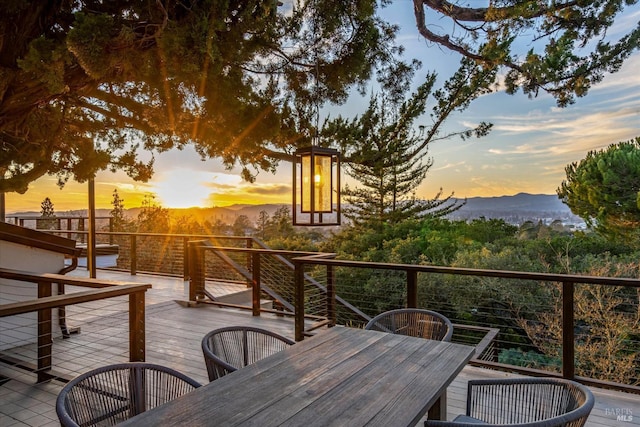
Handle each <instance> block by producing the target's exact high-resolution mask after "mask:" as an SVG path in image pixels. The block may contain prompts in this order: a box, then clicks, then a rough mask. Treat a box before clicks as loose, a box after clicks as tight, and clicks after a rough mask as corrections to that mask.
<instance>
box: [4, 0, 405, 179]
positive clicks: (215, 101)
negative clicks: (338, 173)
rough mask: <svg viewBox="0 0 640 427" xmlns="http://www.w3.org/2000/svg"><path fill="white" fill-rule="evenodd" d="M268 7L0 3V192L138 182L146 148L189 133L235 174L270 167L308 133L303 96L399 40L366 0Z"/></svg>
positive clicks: (369, 68)
mask: <svg viewBox="0 0 640 427" xmlns="http://www.w3.org/2000/svg"><path fill="white" fill-rule="evenodd" d="M278 3H279V2H275V1H273V0H268V1H267V0H233V1H222V0H204V1H197V2H172V1H165V0H162V1H152V2H149V1H146V0H144V1H143V0H134V1H122V0H115V1H107V2H105V1H98V0H77V1H76V0H74V1H60V0H56V1H46V2H45V1H35V0H8V1H3V2H0V16H1V17H2V18H1V20H0V34H2V40H1V42H0V178H4V179H0V192H5V191H18V192H24V191H26V190H27V188H28V184H29V183H30V182H32V181H34V180H35V179H37V178H39V177H40V176H42V175H44V174H53V175H57V176H58V177H59V182H60V184H61V185H62V184H63V183H64V182H65V181H66V180H67V179H69V178H74V179H76V180H78V181H80V182H82V181H84V180H87V179H88V178H90V177H92V176H94V175H95V172H96V171H98V170H103V169H113V170H116V169H118V170H124V171H126V172H127V173H128V174H129V175H130V176H131V177H133V178H134V179H138V180H146V179H148V178H149V177H150V176H151V173H152V169H153V153H158V152H162V151H166V150H168V149H170V148H174V147H177V148H181V147H183V146H184V145H185V144H188V143H193V144H195V147H196V149H197V151H198V152H199V153H200V154H201V155H202V156H203V158H208V157H219V158H221V159H222V160H223V161H224V163H225V164H226V165H227V166H229V167H230V166H233V165H236V164H240V165H242V166H243V167H244V173H243V175H244V176H245V178H247V179H251V178H252V173H253V171H255V169H256V168H257V169H266V170H273V168H274V167H275V165H276V163H277V161H278V159H283V158H288V156H287V154H288V152H289V151H290V150H291V149H292V147H291V145H293V143H296V142H298V143H300V144H304V143H305V141H307V142H308V139H305V138H306V136H305V135H304V134H301V132H300V130H299V129H300V125H301V124H302V125H304V124H306V123H308V120H306V119H305V113H304V112H305V108H304V105H308V104H310V103H312V104H313V103H316V102H317V101H324V100H328V101H331V102H340V101H343V100H344V99H346V97H347V93H348V91H349V90H350V88H352V87H353V86H354V85H364V84H365V83H366V82H368V81H369V80H370V78H371V77H372V75H373V73H374V72H375V71H374V70H375V69H376V67H378V66H385V67H386V66H390V65H391V64H393V62H394V59H393V57H394V56H395V55H396V54H397V53H398V52H399V50H400V49H399V48H397V47H395V46H394V45H393V44H392V43H393V37H394V34H395V31H396V28H394V27H393V26H391V25H388V24H386V23H384V22H382V21H381V20H380V19H379V18H378V17H377V15H376V11H377V3H376V2H375V1H373V0H364V1H357V2H325V1H321V0H310V1H305V2H303V3H301V4H297V5H296V7H295V8H293V9H292V8H291V5H290V4H289V6H288V7H286V6H282V7H280V6H279V5H278ZM310 71H314V73H316V72H317V74H318V75H319V79H318V81H320V82H321V85H320V87H319V88H316V85H315V82H314V84H313V85H311V80H312V73H310ZM312 97H317V98H318V99H313V101H311V100H310V98H312ZM294 103H295V105H296V106H297V107H295V108H294V107H292V105H294ZM294 110H295V111H296V113H297V115H296V114H293V113H292V112H293V111H294ZM294 117H296V118H295V119H294ZM140 150H146V151H148V152H150V153H152V155H151V156H146V158H145V159H141V158H139V157H138V154H139V151H140Z"/></svg>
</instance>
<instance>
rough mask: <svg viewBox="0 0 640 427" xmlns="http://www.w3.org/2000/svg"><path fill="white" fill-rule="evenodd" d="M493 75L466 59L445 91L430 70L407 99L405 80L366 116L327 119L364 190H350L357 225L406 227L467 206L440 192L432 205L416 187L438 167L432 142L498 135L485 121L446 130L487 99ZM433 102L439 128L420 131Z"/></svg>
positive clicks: (328, 132) (350, 212) (326, 134)
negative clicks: (480, 98)
mask: <svg viewBox="0 0 640 427" xmlns="http://www.w3.org/2000/svg"><path fill="white" fill-rule="evenodd" d="M409 76H411V74H409ZM493 77H494V76H493V74H492V73H490V72H489V73H487V72H485V71H484V70H482V68H481V67H478V66H477V65H476V64H474V63H473V62H472V61H469V60H463V61H462V62H461V65H460V68H459V69H458V71H457V72H456V73H455V74H454V75H453V76H452V77H451V78H450V79H449V80H448V81H446V82H445V84H444V85H443V87H442V88H441V89H438V90H435V89H434V85H435V82H436V74H435V73H429V74H428V75H427V76H426V78H425V81H424V82H423V83H422V84H421V85H420V86H419V87H418V88H417V90H416V91H415V92H414V93H412V94H411V95H410V96H408V97H407V95H406V92H407V89H406V85H404V84H403V82H402V80H401V79H398V80H396V85H395V86H394V87H393V90H392V92H391V93H390V92H386V91H383V92H381V93H380V94H378V95H375V96H372V97H371V100H370V102H369V107H368V108H367V110H366V111H365V112H364V113H362V115H360V116H356V117H355V118H353V119H350V120H349V119H345V118H343V117H341V116H340V117H338V118H336V119H334V120H330V121H327V123H326V124H325V126H324V127H323V132H322V136H323V138H324V139H329V138H333V139H335V140H336V141H337V144H338V145H339V146H340V147H341V150H342V152H343V153H344V156H345V158H346V159H347V167H346V171H347V173H348V174H349V175H350V176H351V177H353V178H354V179H355V180H357V181H358V183H359V184H361V185H362V186H361V187H356V188H350V187H347V188H346V189H345V190H344V191H343V194H344V195H345V196H347V198H346V202H347V207H346V208H345V210H344V213H345V215H346V216H347V217H348V218H349V219H351V220H352V221H354V222H356V223H370V224H373V223H377V224H382V223H385V222H392V223H398V222H401V221H403V220H405V219H408V218H413V217H418V216H421V215H426V214H429V215H431V216H444V215H446V214H448V213H450V212H452V211H454V210H456V209H457V208H458V207H460V206H461V205H459V204H457V203H455V202H454V201H452V199H451V198H452V196H453V194H451V195H449V196H447V197H444V198H442V199H441V198H440V197H441V196H442V191H440V193H438V194H437V195H436V196H435V197H434V198H433V199H431V200H420V199H417V198H416V197H415V190H416V188H417V187H418V186H419V185H420V184H421V183H422V181H423V180H424V179H425V177H426V174H427V172H428V170H429V168H430V167H431V165H432V164H433V163H432V160H431V159H426V161H425V158H426V155H427V151H428V147H429V145H430V144H431V143H433V142H435V141H438V140H442V139H447V138H451V137H453V136H460V137H462V138H463V139H464V138H470V137H472V136H475V137H481V136H484V135H486V134H487V133H488V132H489V131H490V129H491V124H487V123H484V122H482V123H480V124H478V125H477V126H476V127H472V128H467V129H462V130H459V131H452V132H447V133H445V134H443V133H442V127H443V125H444V124H445V122H446V121H447V119H448V118H449V117H450V115H451V114H453V113H454V112H456V111H460V110H464V109H465V108H466V107H467V106H468V105H469V103H470V102H471V101H472V100H473V99H475V98H476V97H477V96H479V95H480V94H482V93H483V92H484V91H485V90H486V89H483V88H484V87H485V86H486V85H487V84H488V82H489V81H491V80H492V79H493ZM405 97H406V99H405ZM429 101H431V102H432V106H431V112H430V115H431V124H430V125H429V126H423V125H421V126H420V131H416V129H415V123H416V121H418V120H420V119H422V117H421V116H422V115H423V114H424V113H425V112H426V111H427V107H428V104H429Z"/></svg>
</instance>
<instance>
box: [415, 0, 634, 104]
mask: <svg viewBox="0 0 640 427" xmlns="http://www.w3.org/2000/svg"><path fill="white" fill-rule="evenodd" d="M636 3H637V0H581V1H568V0H563V1H539V0H502V1H491V2H468V3H464V4H463V3H462V2H458V1H446V0H445V1H443V0H414V1H413V4H414V12H415V17H416V24H417V26H418V31H419V32H420V34H421V35H422V36H423V37H424V38H425V39H426V40H428V41H430V42H432V43H435V44H437V45H439V46H441V47H443V48H445V49H447V50H451V51H454V52H457V53H459V54H460V55H462V56H463V57H465V58H469V59H472V60H474V61H476V62H477V63H479V64H482V66H484V67H486V68H487V69H504V70H506V78H505V80H504V84H505V85H506V89H507V91H508V92H509V93H515V92H516V91H518V90H519V89H522V91H523V92H524V93H525V94H528V95H529V96H535V95H537V94H538V92H539V91H541V90H542V91H545V92H548V93H550V94H551V95H552V96H554V97H555V98H556V100H557V103H558V105H559V106H566V105H568V104H570V103H573V102H574V101H575V98H576V97H581V96H584V95H586V94H587V92H588V90H589V89H590V88H591V87H592V86H593V85H594V84H596V83H598V82H600V81H601V80H602V78H603V77H604V75H605V73H610V72H616V71H618V70H619V69H620V66H621V65H622V63H623V62H624V60H625V59H626V58H628V57H629V55H631V53H633V52H634V51H635V50H637V49H638V46H640V25H638V24H636V25H635V27H631V28H629V29H625V30H626V31H629V32H628V33H627V34H623V35H622V36H621V37H620V38H619V39H617V40H610V38H609V37H608V36H609V35H610V33H611V32H610V31H608V30H609V28H610V27H611V26H612V25H613V23H614V21H615V19H616V18H617V17H619V16H620V15H621V13H622V12H624V11H625V9H626V8H630V7H632V6H633V5H635V4H636ZM447 21H448V22H449V23H450V25H448V24H447ZM443 29H444V30H443ZM525 49H527V50H526V51H525Z"/></svg>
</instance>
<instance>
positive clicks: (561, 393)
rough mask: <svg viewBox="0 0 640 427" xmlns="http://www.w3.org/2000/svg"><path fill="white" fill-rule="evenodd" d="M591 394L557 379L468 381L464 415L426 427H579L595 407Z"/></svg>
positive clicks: (427, 423)
mask: <svg viewBox="0 0 640 427" xmlns="http://www.w3.org/2000/svg"><path fill="white" fill-rule="evenodd" d="M594 402H595V400H594V397H593V394H592V393H591V391H590V390H589V389H588V388H587V387H585V386H583V385H582V384H578V383H577V382H575V381H570V380H566V379H560V378H507V379H497V380H473V381H469V384H468V391H467V411H466V415H459V416H458V417H456V418H455V419H454V420H453V421H435V420H433V421H429V420H427V421H426V422H425V427H472V426H478V424H481V425H483V426H485V427H497V426H512V425H517V426H518V427H534V426H535V427H560V426H562V427H582V426H584V424H585V422H586V421H587V417H589V414H590V413H591V409H593V405H594Z"/></svg>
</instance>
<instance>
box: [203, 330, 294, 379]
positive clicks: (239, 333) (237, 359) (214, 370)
mask: <svg viewBox="0 0 640 427" xmlns="http://www.w3.org/2000/svg"><path fill="white" fill-rule="evenodd" d="M293 344H295V342H294V341H292V340H290V339H289V338H286V337H283V336H281V335H278V334H276V333H274V332H271V331H268V330H266V329H261V328H255V327H250V326H230V327H226V328H220V329H215V330H213V331H211V332H209V333H208V334H207V335H205V336H204V338H203V339H202V353H203V354H204V361H205V364H206V366H207V373H208V374H209V381H213V380H215V379H217V378H220V377H223V376H225V375H227V374H229V373H231V372H233V371H236V370H238V369H239V368H242V367H244V366H247V365H250V364H252V363H255V362H257V361H258V360H260V359H264V358H265V357H267V356H270V355H272V354H274V353H277V352H279V351H281V350H284V349H285V348H287V347H289V346H291V345H293Z"/></svg>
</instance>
